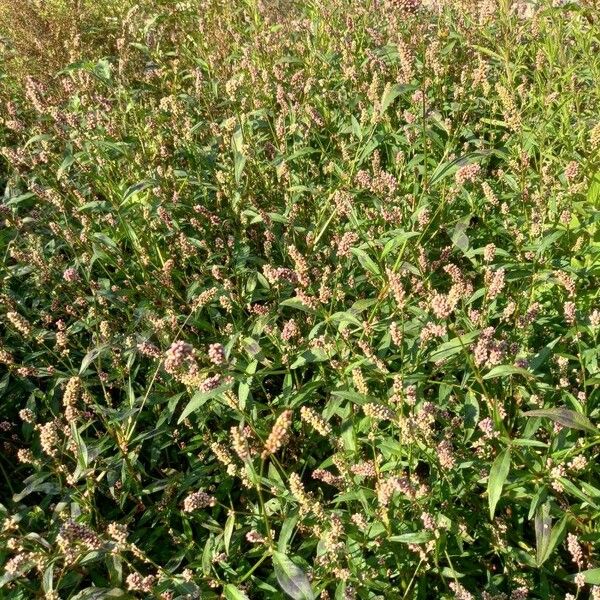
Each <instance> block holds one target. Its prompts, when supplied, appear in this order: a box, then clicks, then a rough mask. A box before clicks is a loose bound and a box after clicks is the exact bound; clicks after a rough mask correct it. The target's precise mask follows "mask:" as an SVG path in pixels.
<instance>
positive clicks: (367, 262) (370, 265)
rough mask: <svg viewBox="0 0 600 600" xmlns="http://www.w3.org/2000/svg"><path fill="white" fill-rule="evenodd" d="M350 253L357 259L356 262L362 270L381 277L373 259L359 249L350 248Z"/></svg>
mask: <svg viewBox="0 0 600 600" xmlns="http://www.w3.org/2000/svg"><path fill="white" fill-rule="evenodd" d="M350 251H351V252H352V254H354V256H356V258H358V262H359V263H360V264H361V265H362V267H363V268H364V269H366V270H367V271H369V273H372V274H373V275H377V276H379V275H381V272H380V271H379V267H378V266H377V265H376V264H375V262H374V261H373V259H372V258H371V257H370V256H369V255H368V254H367V253H366V252H365V251H364V250H362V249H361V248H350Z"/></svg>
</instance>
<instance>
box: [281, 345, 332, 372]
mask: <svg viewBox="0 0 600 600" xmlns="http://www.w3.org/2000/svg"><path fill="white" fill-rule="evenodd" d="M328 358H329V357H328V356H327V353H326V352H325V351H324V350H321V348H315V349H314V350H306V352H303V353H302V354H301V355H300V356H298V357H297V358H296V360H295V361H294V362H293V363H292V364H291V365H290V369H297V368H298V367H303V366H304V365H306V364H309V363H315V362H324V361H326V360H328Z"/></svg>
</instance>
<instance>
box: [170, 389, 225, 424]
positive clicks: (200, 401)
mask: <svg viewBox="0 0 600 600" xmlns="http://www.w3.org/2000/svg"><path fill="white" fill-rule="evenodd" d="M232 385H233V384H231V383H229V384H227V385H221V386H219V387H218V388H216V389H214V390H211V391H210V392H196V393H195V394H194V395H193V396H192V399H191V400H190V401H189V402H188V404H187V406H186V407H185V408H184V409H183V411H182V413H181V416H180V417H179V419H178V420H177V423H181V422H182V421H183V420H184V419H185V418H186V417H187V416H188V415H190V414H191V413H193V412H194V411H195V410H198V409H199V408H200V407H201V406H202V405H204V404H205V403H206V402H207V401H208V400H210V399H211V398H214V397H215V396H218V395H219V394H222V393H223V392H224V391H225V390H228V389H229V388H231V386H232Z"/></svg>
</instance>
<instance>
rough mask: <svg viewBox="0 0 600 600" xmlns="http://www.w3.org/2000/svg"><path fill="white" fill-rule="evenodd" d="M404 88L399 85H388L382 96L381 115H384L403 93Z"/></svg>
mask: <svg viewBox="0 0 600 600" xmlns="http://www.w3.org/2000/svg"><path fill="white" fill-rule="evenodd" d="M402 91H403V90H402V88H401V87H400V86H399V85H388V86H386V87H385V90H384V91H383V94H382V96H381V114H383V113H384V112H385V111H386V110H387V109H388V108H389V106H390V104H391V103H392V102H393V101H394V100H395V99H396V98H397V97H398V96H399V95H400V94H401V93H402Z"/></svg>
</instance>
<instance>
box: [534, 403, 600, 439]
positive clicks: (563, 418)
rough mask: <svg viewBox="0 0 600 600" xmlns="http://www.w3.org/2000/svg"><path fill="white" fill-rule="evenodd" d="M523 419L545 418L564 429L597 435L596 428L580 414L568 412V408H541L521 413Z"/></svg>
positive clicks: (572, 411)
mask: <svg viewBox="0 0 600 600" xmlns="http://www.w3.org/2000/svg"><path fill="white" fill-rule="evenodd" d="M523 416H524V417H547V418H548V419H552V420H553V421H556V422H557V423H560V424H561V425H563V426H564V427H570V428H571V429H579V430H581V431H587V432H588V433H598V428H597V427H595V426H594V424H593V423H592V422H591V421H590V420H589V419H588V418H587V417H586V416H585V415H582V414H581V413H578V412H575V411H574V410H569V409H568V408H562V407H560V408H541V409H538V410H528V411H527V412H524V413H523Z"/></svg>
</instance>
